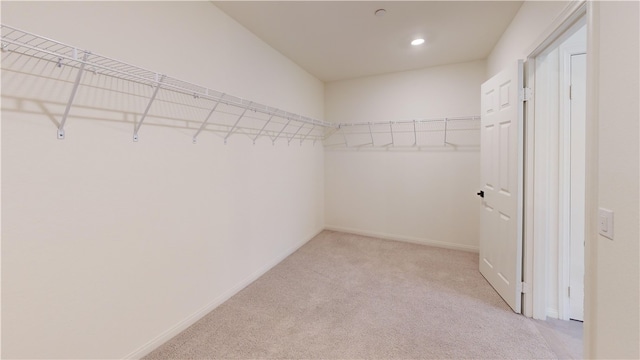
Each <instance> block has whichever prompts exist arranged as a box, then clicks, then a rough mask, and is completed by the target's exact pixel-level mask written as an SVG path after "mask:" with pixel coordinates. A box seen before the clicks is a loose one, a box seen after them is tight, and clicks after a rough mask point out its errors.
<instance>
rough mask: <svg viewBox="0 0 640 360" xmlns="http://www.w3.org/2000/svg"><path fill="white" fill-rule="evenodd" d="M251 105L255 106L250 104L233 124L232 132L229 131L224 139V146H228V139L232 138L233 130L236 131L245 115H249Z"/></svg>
mask: <svg viewBox="0 0 640 360" xmlns="http://www.w3.org/2000/svg"><path fill="white" fill-rule="evenodd" d="M251 104H253V102H249V105H247V106H246V107H245V108H244V110H242V114H240V116H238V120H236V123H235V124H233V126H232V127H231V130H229V132H228V133H227V136H225V137H224V144H225V145H227V139H228V138H229V136H231V134H233V130H235V129H236V127H237V126H238V123H240V120H242V118H243V117H244V114H246V113H247V110H249V108H250V107H251Z"/></svg>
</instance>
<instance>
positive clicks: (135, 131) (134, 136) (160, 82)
mask: <svg viewBox="0 0 640 360" xmlns="http://www.w3.org/2000/svg"><path fill="white" fill-rule="evenodd" d="M164 78H165V75H162V76H161V77H160V79H158V74H156V89H155V90H154V91H153V95H151V99H149V103H148V104H147V108H146V109H144V113H143V114H142V117H141V118H140V121H138V123H137V124H136V127H135V129H134V131H133V141H138V130H140V127H141V126H142V122H143V121H144V119H145V118H146V117H147V114H148V113H149V109H151V104H153V101H154V100H155V99H156V95H158V91H159V90H160V85H161V84H162V82H163V81H164Z"/></svg>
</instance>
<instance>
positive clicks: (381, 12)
mask: <svg viewBox="0 0 640 360" xmlns="http://www.w3.org/2000/svg"><path fill="white" fill-rule="evenodd" d="M386 13H387V10H385V9H378V10H376V12H375V13H374V14H376V16H384V14H386Z"/></svg>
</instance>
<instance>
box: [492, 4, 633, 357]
mask: <svg viewBox="0 0 640 360" xmlns="http://www.w3.org/2000/svg"><path fill="white" fill-rule="evenodd" d="M565 5H566V3H565V4H562V3H553V2H525V3H524V4H523V6H522V7H521V9H520V11H519V12H518V14H517V15H516V17H515V18H514V20H513V22H512V24H511V25H510V26H509V28H508V29H507V31H506V32H505V34H504V35H503V37H502V39H501V40H500V41H499V42H498V44H497V45H496V47H495V48H494V50H493V52H492V53H491V54H490V55H489V57H488V60H487V72H488V75H489V76H491V75H492V74H494V73H495V72H497V71H499V70H500V69H501V68H502V67H504V66H505V64H508V63H509V62H511V61H515V60H516V59H518V58H525V57H526V56H527V55H528V53H527V52H528V51H529V50H533V48H532V45H534V43H536V42H538V41H539V40H541V39H540V36H541V34H543V33H544V32H545V29H547V27H548V26H549V25H550V24H551V23H552V22H553V20H554V19H556V17H557V16H558V15H559V14H560V13H561V12H562V10H563V9H564V6H565ZM589 6H590V14H589V16H590V17H591V18H592V19H593V23H591V24H590V25H588V26H589V28H588V30H587V31H588V34H589V35H588V36H589V50H588V51H590V52H591V53H590V54H589V55H588V56H589V58H588V62H589V63H588V65H587V66H588V80H587V81H588V83H589V84H590V85H589V86H592V90H591V92H589V94H588V95H587V96H588V100H587V102H588V106H589V112H588V114H587V138H588V139H589V140H588V143H589V144H591V145H592V146H591V147H588V149H587V151H588V155H587V156H588V159H591V162H589V163H587V173H588V174H587V196H588V197H587V212H588V213H589V214H590V215H588V219H589V218H590V219H591V220H592V222H591V223H588V224H587V226H588V229H587V232H588V233H587V253H588V254H587V255H586V264H585V268H586V274H585V286H586V289H585V357H586V358H602V359H614V358H629V359H636V358H638V357H640V354H639V353H638V352H639V340H640V330H639V327H640V326H639V317H640V316H639V308H638V303H639V302H640V299H639V295H638V294H639V284H640V279H639V274H640V271H639V268H638V262H639V261H638V260H639V240H638V239H639V238H640V234H639V233H638V230H639V222H638V221H639V220H638V218H639V214H638V212H639V207H640V206H639V194H638V190H639V189H638V188H639V180H638V179H639V170H638V163H639V149H638V144H639V140H638V136H639V133H638V131H639V128H638V118H639V116H640V114H639V112H638V110H639V104H638V99H639V98H640V94H639V89H638V78H639V75H640V74H639V73H638V63H639V59H638V54H639V51H640V49H639V38H638V33H639V31H638V30H639V29H638V26H639V24H638V19H639V13H638V11H639V8H638V3H637V2H593V3H590V4H589ZM529 40H530V41H529ZM594 75H595V76H594ZM589 77H590V78H589ZM596 146H597V147H596ZM590 154H591V155H590ZM589 156H591V157H590V158H589ZM594 196H595V198H596V199H593V197H594ZM591 199H593V200H594V201H595V203H593V202H591ZM598 206H601V207H606V208H609V209H611V210H614V212H615V237H616V238H615V240H614V241H610V240H608V239H606V238H604V237H600V236H598V235H596V226H595V223H594V220H595V217H594V216H593V214H594V213H595V211H596V207H598Z"/></svg>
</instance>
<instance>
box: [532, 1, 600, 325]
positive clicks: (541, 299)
mask: <svg viewBox="0 0 640 360" xmlns="http://www.w3.org/2000/svg"><path fill="white" fill-rule="evenodd" d="M587 15H588V14H587V3H586V2H585V1H584V0H580V1H574V2H571V3H570V4H569V5H568V6H567V7H566V8H565V9H564V11H563V12H562V13H561V14H560V15H559V16H558V17H557V18H556V19H555V20H554V22H553V23H552V24H551V26H549V27H548V28H547V30H546V31H544V32H543V33H542V34H541V36H540V37H539V39H538V40H537V41H536V42H535V43H534V44H533V45H532V46H531V47H530V50H529V51H527V53H528V54H529V55H528V56H527V61H526V66H525V74H526V75H525V86H526V87H528V88H531V89H532V93H533V94H535V81H534V79H535V58H536V57H537V56H538V55H540V54H542V53H543V52H544V51H545V50H547V48H548V47H549V46H550V45H551V44H553V43H554V42H555V41H557V40H558V39H559V38H560V37H561V36H562V35H563V34H564V33H565V32H566V31H567V30H569V29H570V28H572V27H573V26H574V25H575V24H576V22H578V21H579V20H581V19H583V18H587V19H588V21H587V29H589V28H590V27H591V26H592V25H591V20H590V19H589V17H588V16H587ZM534 109H535V95H534V96H533V97H532V99H531V100H529V101H528V102H527V104H526V107H525V119H526V120H525V139H524V149H525V160H524V162H523V165H524V167H525V168H524V182H525V184H524V191H525V194H524V196H525V202H524V212H525V214H524V231H523V235H524V244H523V250H524V251H523V262H522V264H523V269H522V270H523V281H524V282H525V283H528V284H531V291H529V292H527V293H525V294H523V306H522V313H523V314H524V315H525V316H528V317H533V318H535V319H541V320H544V319H546V310H547V309H546V296H545V294H546V291H545V288H546V276H545V263H546V245H547V244H546V243H545V242H544V241H537V242H536V241H534V236H535V234H537V233H539V232H540V231H543V232H544V231H545V230H544V229H540V228H536V227H535V225H536V224H535V222H534V215H535V209H537V208H538V207H539V206H541V205H542V206H543V205H544V204H540V200H541V199H536V197H535V196H534V195H535V194H534V187H533V185H534V181H533V180H534V154H535V152H534V150H535V138H534V121H535V120H534V119H535V111H534ZM587 161H589V159H587ZM536 205H537V206H536ZM587 221H588V219H587ZM588 260H589V259H585V267H586V266H588ZM585 300H586V293H585ZM586 316H587V314H586V313H585V320H586Z"/></svg>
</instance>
